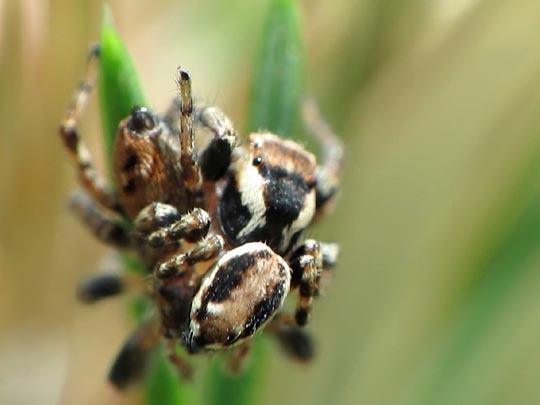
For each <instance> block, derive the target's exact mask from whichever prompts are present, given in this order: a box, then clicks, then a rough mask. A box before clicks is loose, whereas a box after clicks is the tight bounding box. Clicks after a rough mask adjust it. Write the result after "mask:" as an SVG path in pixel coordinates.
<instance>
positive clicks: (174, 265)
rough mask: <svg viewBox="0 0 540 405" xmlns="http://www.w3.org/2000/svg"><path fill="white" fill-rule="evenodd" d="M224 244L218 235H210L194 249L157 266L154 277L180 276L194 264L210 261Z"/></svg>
mask: <svg viewBox="0 0 540 405" xmlns="http://www.w3.org/2000/svg"><path fill="white" fill-rule="evenodd" d="M224 246H225V242H224V241H223V238H222V237H221V236H219V235H210V236H207V237H206V238H204V239H201V240H200V241H199V242H197V244H196V245H195V247H193V248H192V249H190V250H188V251H187V252H186V253H183V254H181V255H177V256H174V257H172V258H171V259H169V260H167V261H165V262H163V263H161V264H158V266H157V268H156V272H155V274H156V277H158V278H162V279H167V278H172V277H175V276H178V275H180V274H182V273H183V272H184V271H185V270H186V269H187V268H189V267H190V266H193V265H194V264H195V263H198V262H202V261H206V260H210V259H212V258H214V257H216V256H217V255H219V253H220V252H221V251H222V250H223V247H224Z"/></svg>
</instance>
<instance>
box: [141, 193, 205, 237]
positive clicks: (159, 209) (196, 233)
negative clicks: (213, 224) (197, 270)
mask: <svg viewBox="0 0 540 405" xmlns="http://www.w3.org/2000/svg"><path fill="white" fill-rule="evenodd" d="M209 227H210V215H208V213H207V212H206V211H205V210H203V209H201V208H195V209H194V210H193V211H191V212H188V213H186V214H184V215H180V213H179V212H178V210H177V209H176V208H175V207H173V206H172V205H168V204H163V203H152V204H150V205H148V206H147V207H145V208H143V209H142V210H141V212H140V213H139V215H137V218H136V219H135V229H136V230H137V232H138V233H139V235H141V236H142V237H143V238H145V239H146V241H147V243H148V244H149V245H150V246H151V247H154V248H157V247H162V246H167V245H171V244H174V243H176V242H178V241H180V240H181V239H184V240H187V241H188V242H192V243H194V242H197V241H198V240H200V239H202V238H203V237H204V236H206V234H207V233H208V229H209Z"/></svg>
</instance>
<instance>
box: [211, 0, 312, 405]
mask: <svg viewBox="0 0 540 405" xmlns="http://www.w3.org/2000/svg"><path fill="white" fill-rule="evenodd" d="M302 49H303V47H302V37H301V24H300V5H299V3H298V2H297V1H296V0H271V2H270V7H269V11H268V14H267V17H266V22H265V27H264V31H263V36H262V41H261V45H260V48H259V52H258V56H257V57H258V59H257V60H256V63H255V70H254V74H253V87H252V95H251V105H250V115H249V119H248V124H247V126H248V130H249V131H257V130H260V129H265V130H269V131H271V132H274V133H276V134H279V135H280V136H283V137H286V138H289V137H291V134H292V132H293V130H294V128H295V125H296V123H297V122H298V114H299V111H300V102H301V97H302V88H303V83H302V71H303V53H302ZM267 358H268V355H267V342H266V339H265V337H264V336H258V337H257V338H255V339H254V341H253V348H252V351H251V353H250V360H249V362H248V364H247V365H246V369H245V370H244V371H243V372H242V373H241V374H240V375H238V376H232V375H230V374H229V373H227V370H226V367H225V365H224V364H223V357H221V356H220V357H218V358H217V359H215V360H214V361H213V362H212V363H211V365H210V370H209V374H208V380H207V385H208V388H207V389H206V400H207V403H208V404H210V405H225V404H231V403H234V404H235V405H244V404H246V405H247V404H254V403H256V402H257V401H256V395H257V392H258V391H259V388H261V384H262V381H264V376H265V372H266V366H267Z"/></svg>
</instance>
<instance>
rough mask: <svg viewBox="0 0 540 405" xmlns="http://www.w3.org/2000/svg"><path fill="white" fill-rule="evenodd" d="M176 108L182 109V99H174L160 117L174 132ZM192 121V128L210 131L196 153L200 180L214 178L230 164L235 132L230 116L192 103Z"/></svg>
mask: <svg viewBox="0 0 540 405" xmlns="http://www.w3.org/2000/svg"><path fill="white" fill-rule="evenodd" d="M178 110H182V102H181V101H180V100H179V99H178V98H174V99H173V101H172V103H171V105H170V106H169V108H168V109H167V112H166V113H165V115H164V117H163V120H164V121H165V122H166V123H167V125H168V126H169V127H170V128H173V129H175V130H176V131H178V130H179V128H178V125H177V124H176V122H175V121H176V115H177V113H178ZM193 124H194V126H195V129H198V128H202V129H206V130H208V131H210V132H211V134H212V139H211V140H210V141H209V142H208V144H207V145H205V147H204V149H202V150H201V151H200V153H199V157H198V164H199V166H200V168H201V172H202V175H203V177H204V180H207V181H216V180H218V179H220V178H221V177H222V176H223V175H224V174H225V171H226V170H227V168H228V167H229V165H230V163H231V157H232V153H233V151H234V148H235V147H236V145H237V143H238V133H237V132H236V130H235V129H234V126H233V123H232V121H231V119H230V118H229V117H228V116H227V115H226V114H225V113H224V112H223V111H221V110H220V109H219V108H217V107H210V106H206V105H203V106H195V108H194V111H193Z"/></svg>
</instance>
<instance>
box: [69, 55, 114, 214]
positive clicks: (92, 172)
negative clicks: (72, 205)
mask: <svg viewBox="0 0 540 405" xmlns="http://www.w3.org/2000/svg"><path fill="white" fill-rule="evenodd" d="M98 57H99V47H97V46H96V47H94V48H92V50H91V51H90V53H89V55H88V64H87V71H86V74H85V76H84V79H83V80H82V82H81V84H80V86H79V89H78V90H77V92H76V93H75V97H74V99H73V102H72V103H71V105H70V106H69V108H68V111H67V113H66V116H65V117H64V119H63V120H62V123H61V125H60V136H61V137H62V140H63V142H64V146H65V148H66V149H67V151H68V152H69V154H70V155H71V157H72V160H73V162H74V163H75V165H76V166H77V170H78V172H79V178H80V181H81V183H82V185H83V187H84V189H85V190H86V191H87V192H88V194H89V195H90V196H92V198H94V199H95V200H96V201H97V202H98V203H99V204H100V205H102V206H103V207H106V208H109V209H112V210H115V211H117V212H119V211H120V208H119V204H118V197H117V195H116V193H115V192H114V191H113V190H112V189H111V188H109V186H108V185H107V183H106V182H105V180H104V179H103V177H102V176H101V175H100V174H99V173H98V172H97V170H96V168H95V167H94V164H93V162H92V157H91V155H90V152H89V150H88V148H87V147H86V145H85V143H84V142H83V140H82V139H81V136H80V134H79V130H78V128H77V127H78V125H79V121H80V118H81V115H82V112H83V111H84V108H85V107H86V104H87V102H88V95H89V94H90V91H91V89H92V87H93V83H94V76H95V74H94V73H93V70H95V69H94V68H93V64H94V61H96V60H97V59H98Z"/></svg>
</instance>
